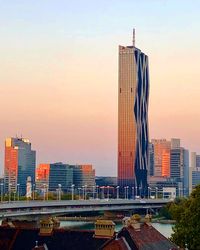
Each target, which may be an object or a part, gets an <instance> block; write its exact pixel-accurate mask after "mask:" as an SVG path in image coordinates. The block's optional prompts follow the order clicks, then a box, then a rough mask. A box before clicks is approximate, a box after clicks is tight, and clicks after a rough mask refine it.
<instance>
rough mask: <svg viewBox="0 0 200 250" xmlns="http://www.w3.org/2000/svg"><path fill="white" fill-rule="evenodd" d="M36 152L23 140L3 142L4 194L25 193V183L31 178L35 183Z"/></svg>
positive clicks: (28, 142) (8, 139)
mask: <svg viewBox="0 0 200 250" xmlns="http://www.w3.org/2000/svg"><path fill="white" fill-rule="evenodd" d="M35 159H36V152H35V151H34V150H32V149H31V143H30V141H29V140H28V139H25V138H7V139H6V140H5V159H4V177H5V192H9V191H14V192H16V191H17V188H19V189H20V194H22V195H24V194H25V193H26V181H27V178H28V177H31V182H32V184H33V183H35Z"/></svg>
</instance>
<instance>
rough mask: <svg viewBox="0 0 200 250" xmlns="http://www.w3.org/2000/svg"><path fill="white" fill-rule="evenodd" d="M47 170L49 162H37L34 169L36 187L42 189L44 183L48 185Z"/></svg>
mask: <svg viewBox="0 0 200 250" xmlns="http://www.w3.org/2000/svg"><path fill="white" fill-rule="evenodd" d="M49 171H50V164H39V166H38V167H37V169H36V180H35V184H36V189H37V190H42V189H43V188H44V185H48V186H49Z"/></svg>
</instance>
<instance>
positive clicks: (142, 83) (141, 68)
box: [134, 49, 149, 194]
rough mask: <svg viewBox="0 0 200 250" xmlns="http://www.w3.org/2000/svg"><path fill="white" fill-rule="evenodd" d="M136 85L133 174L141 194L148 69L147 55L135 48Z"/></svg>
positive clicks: (144, 189) (146, 133) (144, 181)
mask: <svg viewBox="0 0 200 250" xmlns="http://www.w3.org/2000/svg"><path fill="white" fill-rule="evenodd" d="M135 60H136V71H137V74H136V75H137V85H136V95H135V104H134V115H135V120H136V126H137V137H136V138H137V140H136V158H135V176H136V185H137V187H138V190H139V188H141V190H142V192H143V194H146V193H147V165H148V142H149V140H148V139H149V131H148V102H149V69H148V57H147V56H146V55H145V54H144V53H142V52H141V51H140V50H139V49H135Z"/></svg>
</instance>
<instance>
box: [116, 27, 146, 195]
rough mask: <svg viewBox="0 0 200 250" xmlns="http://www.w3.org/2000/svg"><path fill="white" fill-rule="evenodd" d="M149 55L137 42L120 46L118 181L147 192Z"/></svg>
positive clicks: (121, 184) (123, 185) (122, 184)
mask: <svg viewBox="0 0 200 250" xmlns="http://www.w3.org/2000/svg"><path fill="white" fill-rule="evenodd" d="M148 101H149V68H148V56H147V55H145V54H144V53H143V52H142V51H141V50H140V49H138V48H136V47H135V30H133V45H132V46H119V86H118V185H119V186H120V187H121V188H122V187H126V186H128V187H130V188H131V187H134V188H135V192H137V193H139V192H140V194H142V195H144V194H145V193H146V192H147V166H148V142H149V135H148V134H149V133H148ZM135 194H136V193H135Z"/></svg>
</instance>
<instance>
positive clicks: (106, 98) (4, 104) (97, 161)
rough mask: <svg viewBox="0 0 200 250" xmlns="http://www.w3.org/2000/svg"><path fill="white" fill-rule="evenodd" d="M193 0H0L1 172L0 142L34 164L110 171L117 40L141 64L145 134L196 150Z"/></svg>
mask: <svg viewBox="0 0 200 250" xmlns="http://www.w3.org/2000/svg"><path fill="white" fill-rule="evenodd" d="M199 10H200V1H188V0H123V1H122V0H101V1H97V0H90V1H89V0H79V1H78V0H74V1H68V0H42V1H41V0H34V1H33V0H28V1H27V0H23V1H22V0H21V1H19V0H0V107H1V108H0V170H1V172H2V169H3V166H4V160H3V157H4V140H5V138H6V137H10V136H13V137H14V136H16V135H18V136H21V135H22V136H23V137H26V138H29V139H30V141H31V142H32V147H33V149H35V150H36V151H37V163H48V162H56V161H63V162H66V163H72V164H73V163H80V164H81V163H92V164H93V165H94V167H95V168H96V174H97V175H113V176H114V175H116V172H117V87H118V45H119V44H121V45H131V42H132V37H131V36H132V28H135V29H136V46H137V47H139V48H140V49H141V50H142V51H143V52H145V53H146V54H147V55H148V56H149V61H150V68H149V70H150V86H151V89H150V105H149V126H150V138H167V139H170V138H171V137H178V138H181V139H182V145H183V146H184V147H186V148H188V149H190V150H191V151H196V152H198V153H200V14H199Z"/></svg>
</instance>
